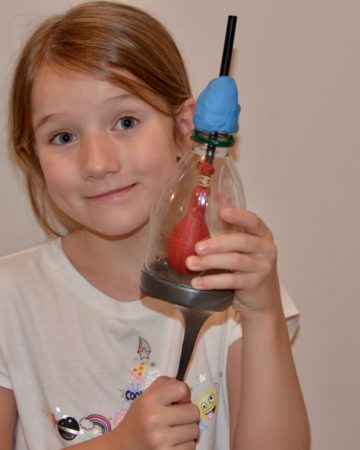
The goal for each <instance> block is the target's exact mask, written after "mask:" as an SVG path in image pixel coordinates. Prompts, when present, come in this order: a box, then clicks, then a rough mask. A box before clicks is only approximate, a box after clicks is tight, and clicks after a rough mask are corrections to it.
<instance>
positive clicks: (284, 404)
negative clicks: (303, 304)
mask: <svg viewBox="0 0 360 450" xmlns="http://www.w3.org/2000/svg"><path fill="white" fill-rule="evenodd" d="M243 330H244V335H243V337H242V338H240V339H238V340H237V341H236V342H234V344H232V346H231V347H230V349H229V357H228V375H227V381H228V390H229V401H230V418H231V422H230V430H231V442H232V445H231V448H232V449H233V450H237V449H242V450H248V449H251V450H258V449H259V450H260V449H261V450H308V449H309V446H310V444H309V427H308V421H307V415H306V411H305V406H304V402H303V398H302V394H301V389H300V386H299V382H298V378H297V375H296V370H295V366H294V363H293V358H292V355H291V351H290V345H289V338H288V332H287V328H286V324H285V321H284V319H283V317H282V314H279V315H278V316H276V315H274V317H264V318H262V319H260V318H256V319H254V322H251V320H249V321H248V322H247V321H246V320H245V321H244V322H243Z"/></svg>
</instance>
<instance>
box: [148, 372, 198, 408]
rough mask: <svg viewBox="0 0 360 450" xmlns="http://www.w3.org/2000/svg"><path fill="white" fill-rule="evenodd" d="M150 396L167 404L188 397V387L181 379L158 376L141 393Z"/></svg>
mask: <svg viewBox="0 0 360 450" xmlns="http://www.w3.org/2000/svg"><path fill="white" fill-rule="evenodd" d="M145 394H146V396H147V397H150V396H151V398H152V399H153V401H154V402H156V403H158V404H160V405H164V406H168V405H172V404H173V403H177V402H179V401H182V400H187V399H190V395H191V392H190V388H189V386H188V385H187V384H186V383H184V382H183V381H179V380H176V379H175V378H168V377H163V376H162V377H159V378H157V379H156V380H155V381H154V382H153V383H152V385H151V386H150V387H149V388H148V389H147V390H146V391H145V393H144V394H143V395H145Z"/></svg>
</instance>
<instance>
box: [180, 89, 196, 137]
mask: <svg viewBox="0 0 360 450" xmlns="http://www.w3.org/2000/svg"><path fill="white" fill-rule="evenodd" d="M195 103H196V101H195V99H194V98H192V97H189V98H188V99H186V100H185V101H184V102H183V103H182V104H181V106H180V108H179V112H178V113H177V115H176V121H177V124H178V126H179V130H180V132H181V133H182V134H183V136H184V137H185V138H188V137H189V136H190V135H191V132H192V130H193V128H194V122H193V118H194V110H195Z"/></svg>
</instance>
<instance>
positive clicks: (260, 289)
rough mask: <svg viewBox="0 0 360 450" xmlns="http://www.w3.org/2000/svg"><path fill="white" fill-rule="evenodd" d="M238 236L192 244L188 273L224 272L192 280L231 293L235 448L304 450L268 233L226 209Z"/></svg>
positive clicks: (242, 213) (301, 410) (244, 214)
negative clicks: (236, 329)
mask: <svg viewBox="0 0 360 450" xmlns="http://www.w3.org/2000/svg"><path fill="white" fill-rule="evenodd" d="M220 216H221V218H222V219H223V220H224V221H225V222H227V223H229V224H232V225H235V226H237V227H238V230H239V231H238V232H235V233H232V234H228V235H222V236H217V237H214V238H211V239H208V240H206V241H203V242H198V243H197V244H196V248H195V250H196V253H197V256H192V257H189V258H188V259H187V266H188V268H189V269H190V270H194V271H195V270H197V271H203V270H209V269H223V270H225V272H224V273H221V274H216V275H209V276H206V277H205V276H204V277H199V278H194V279H193V280H192V284H193V287H195V288H197V289H234V290H235V295H234V303H233V306H234V308H235V309H236V310H237V311H239V313H240V315H241V319H242V329H243V336H242V338H241V339H239V340H238V341H236V342H235V343H234V344H233V345H232V346H231V347H230V350H229V358H228V369H229V370H228V389H229V398H230V415H231V444H232V446H231V448H232V450H238V449H240V448H241V450H260V449H261V450H308V448H309V427H308V420H307V414H306V410H305V405H304V401H303V397H302V393H301V389H300V386H299V382H298V378H297V375H296V370H295V366H294V362H293V359H292V354H291V348H290V342H289V337H288V331H287V327H286V322H285V319H284V314H283V310H282V305H281V298H280V288H279V281H278V276H277V263H276V261H277V252H276V247H275V244H274V241H273V237H272V234H271V232H270V230H269V229H268V228H267V226H266V225H265V224H264V222H263V221H262V220H261V219H260V218H259V217H257V216H256V215H255V214H254V213H251V212H250V211H246V210H242V209H235V208H225V209H223V210H221V211H220Z"/></svg>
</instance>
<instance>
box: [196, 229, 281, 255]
mask: <svg viewBox="0 0 360 450" xmlns="http://www.w3.org/2000/svg"><path fill="white" fill-rule="evenodd" d="M274 250H275V245H274V242H273V241H272V240H270V239H264V238H263V237H261V238H260V237H259V236H253V235H251V234H247V233H233V234H223V235H221V236H216V237H213V238H210V239H206V240H204V241H199V242H197V243H196V245H195V251H196V253H197V254H198V255H206V254H209V253H225V252H241V253H249V254H258V255H259V254H264V255H269V256H272V255H273V253H274Z"/></svg>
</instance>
